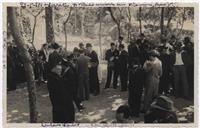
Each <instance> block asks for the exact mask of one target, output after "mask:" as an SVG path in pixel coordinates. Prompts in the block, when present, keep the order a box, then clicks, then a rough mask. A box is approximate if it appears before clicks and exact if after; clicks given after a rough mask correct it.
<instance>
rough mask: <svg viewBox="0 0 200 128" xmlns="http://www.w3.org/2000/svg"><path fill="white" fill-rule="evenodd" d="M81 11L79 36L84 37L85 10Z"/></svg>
mask: <svg viewBox="0 0 200 128" xmlns="http://www.w3.org/2000/svg"><path fill="white" fill-rule="evenodd" d="M85 9H86V8H85ZM82 13H83V14H82V16H81V36H82V37H84V36H85V30H84V21H85V10H83V11H82Z"/></svg>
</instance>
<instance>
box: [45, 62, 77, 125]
mask: <svg viewBox="0 0 200 128" xmlns="http://www.w3.org/2000/svg"><path fill="white" fill-rule="evenodd" d="M62 67H63V69H62V75H61V76H58V75H57V74H55V73H53V72H50V73H49V75H48V78H49V79H48V84H47V85H48V90H49V96H50V100H51V103H52V106H53V123H72V122H74V119H75V111H74V105H73V100H74V97H75V96H74V94H75V93H74V91H75V86H76V85H75V82H76V79H75V74H74V71H73V70H72V69H71V68H70V67H69V66H65V65H62Z"/></svg>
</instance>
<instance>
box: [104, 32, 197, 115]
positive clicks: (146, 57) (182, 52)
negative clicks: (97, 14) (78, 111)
mask: <svg viewBox="0 0 200 128" xmlns="http://www.w3.org/2000/svg"><path fill="white" fill-rule="evenodd" d="M122 39H123V38H119V43H118V45H116V44H115V43H111V44H110V46H111V48H110V49H108V50H107V51H106V54H105V59H106V60H107V62H108V66H107V81H106V85H105V89H107V88H109V87H110V84H111V79H112V76H113V82H112V84H113V88H114V89H116V88H117V83H118V76H120V85H121V91H126V90H127V88H128V90H129V98H128V103H129V107H130V111H131V112H130V113H131V116H134V117H139V114H140V113H141V112H142V113H146V112H147V111H148V110H149V109H150V108H151V103H152V101H153V100H154V99H155V98H156V97H158V96H159V95H162V94H164V95H166V96H169V95H174V96H175V97H176V98H178V97H181V98H184V99H186V100H191V99H192V98H193V95H192V94H193V86H194V85H193V82H192V81H193V65H194V60H193V57H194V55H193V54H194V51H193V43H191V41H190V38H189V37H185V38H184V40H183V42H180V41H178V40H177V39H176V38H175V36H174V35H172V37H171V39H169V40H167V39H166V38H162V40H161V42H160V44H161V45H157V46H156V45H155V46H152V45H150V44H151V42H150V41H149V40H148V39H146V37H145V35H144V34H141V35H140V38H139V39H137V40H136V41H131V42H130V45H129V46H128V51H126V50H125V49H124V44H123V43H122ZM142 94H144V101H143V102H142ZM142 103H143V104H142Z"/></svg>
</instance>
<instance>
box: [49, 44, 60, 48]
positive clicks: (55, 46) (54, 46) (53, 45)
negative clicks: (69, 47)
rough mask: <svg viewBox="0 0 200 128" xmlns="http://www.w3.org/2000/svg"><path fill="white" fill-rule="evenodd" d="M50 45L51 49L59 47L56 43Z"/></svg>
mask: <svg viewBox="0 0 200 128" xmlns="http://www.w3.org/2000/svg"><path fill="white" fill-rule="evenodd" d="M50 47H51V48H53V49H58V48H60V46H59V45H58V44H57V43H53V44H51V45H50Z"/></svg>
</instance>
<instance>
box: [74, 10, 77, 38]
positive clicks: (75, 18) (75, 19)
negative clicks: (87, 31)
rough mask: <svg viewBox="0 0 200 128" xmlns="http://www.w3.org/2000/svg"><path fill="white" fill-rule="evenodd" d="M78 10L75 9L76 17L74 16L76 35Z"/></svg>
mask: <svg viewBox="0 0 200 128" xmlns="http://www.w3.org/2000/svg"><path fill="white" fill-rule="evenodd" d="M76 25H77V8H75V16H74V35H76V34H77V33H76V30H77V26H76Z"/></svg>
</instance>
